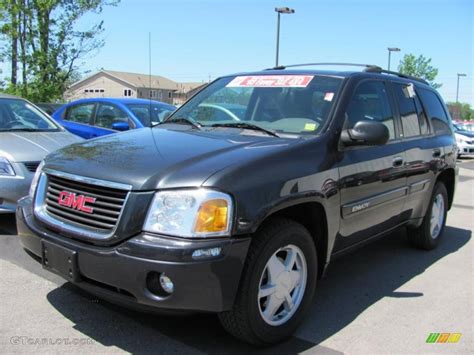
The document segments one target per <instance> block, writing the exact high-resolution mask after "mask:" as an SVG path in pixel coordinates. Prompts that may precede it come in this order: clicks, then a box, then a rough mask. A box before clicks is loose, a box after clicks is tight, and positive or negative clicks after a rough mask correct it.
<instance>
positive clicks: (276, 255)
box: [219, 219, 318, 346]
mask: <svg viewBox="0 0 474 355" xmlns="http://www.w3.org/2000/svg"><path fill="white" fill-rule="evenodd" d="M317 272H318V259H317V254H316V248H315V245H314V240H313V238H312V237H311V235H310V234H309V232H308V231H307V230H306V228H304V227H303V226H302V225H300V224H298V223H296V222H293V221H291V220H288V219H273V220H271V221H269V223H266V225H265V226H264V227H263V228H262V229H261V230H260V231H259V232H258V233H257V235H256V236H254V239H253V240H252V244H251V245H250V249H249V253H248V255H247V260H246V263H245V266H244V270H243V273H242V277H241V282H240V287H239V290H238V293H237V296H236V300H235V303H234V306H233V308H232V310H230V311H227V312H222V313H220V314H219V319H220V321H221V324H222V325H223V327H224V328H225V329H226V330H227V332H229V333H230V334H232V335H233V336H234V337H236V338H239V339H241V340H243V341H245V342H248V343H251V344H253V345H257V346H268V345H271V344H274V343H277V342H280V341H282V340H284V339H286V338H288V337H290V336H291V335H292V334H293V332H294V331H295V330H296V328H297V327H298V326H299V324H300V323H301V321H302V319H303V317H304V316H305V314H306V313H307V310H308V308H309V307H310V305H311V301H312V299H313V295H314V290H315V287H316V279H317ZM267 293H268V295H267Z"/></svg>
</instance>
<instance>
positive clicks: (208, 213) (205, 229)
mask: <svg viewBox="0 0 474 355" xmlns="http://www.w3.org/2000/svg"><path fill="white" fill-rule="evenodd" d="M227 212H228V206H227V201H226V200H222V199H215V200H208V201H206V202H204V203H203V204H202V205H201V207H199V211H198V214H197V219H196V226H195V228H194V231H195V232H196V233H209V232H211V233H212V232H223V231H225V230H226V229H227V223H228V220H227Z"/></svg>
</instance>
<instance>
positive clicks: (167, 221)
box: [143, 189, 232, 238]
mask: <svg viewBox="0 0 474 355" xmlns="http://www.w3.org/2000/svg"><path fill="white" fill-rule="evenodd" d="M231 224H232V199H231V198H230V196H229V195H227V194H225V193H222V192H218V191H213V190H206V189H198V190H179V191H160V192H157V193H156V194H155V197H154V198H153V202H152V204H151V207H150V209H149V211H148V215H147V217H146V221H145V225H144V227H143V229H144V230H145V231H147V232H153V233H161V234H166V235H173V236H180V237H187V238H196V237H197V238H199V237H214V236H224V235H229V233H230V228H231Z"/></svg>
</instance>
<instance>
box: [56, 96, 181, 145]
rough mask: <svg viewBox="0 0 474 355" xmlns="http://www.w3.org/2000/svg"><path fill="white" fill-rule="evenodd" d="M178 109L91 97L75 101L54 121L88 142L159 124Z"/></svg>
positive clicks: (154, 103)
mask: <svg viewBox="0 0 474 355" xmlns="http://www.w3.org/2000/svg"><path fill="white" fill-rule="evenodd" d="M175 109H176V107H175V106H173V105H169V104H166V103H164V102H159V101H152V100H145V99H132V98H125V99H124V98H90V99H81V100H76V101H73V102H71V103H69V104H67V105H64V106H63V107H61V108H60V109H59V110H57V111H56V112H54V114H53V118H54V119H55V120H56V121H57V122H58V123H60V124H61V125H63V126H64V128H66V129H67V130H68V131H69V132H71V133H74V134H76V135H78V136H80V137H82V138H85V139H89V138H95V137H100V136H105V135H107V134H112V133H117V132H119V131H126V130H129V129H134V128H143V127H150V126H152V125H155V124H157V123H160V122H161V121H162V120H163V119H164V118H165V117H167V116H168V115H169V114H170V113H171V112H173V111H174V110H175Z"/></svg>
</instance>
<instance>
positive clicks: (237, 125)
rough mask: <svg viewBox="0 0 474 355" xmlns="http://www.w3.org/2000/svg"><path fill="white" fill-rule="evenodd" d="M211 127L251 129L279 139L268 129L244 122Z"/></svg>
mask: <svg viewBox="0 0 474 355" xmlns="http://www.w3.org/2000/svg"><path fill="white" fill-rule="evenodd" d="M211 127H232V128H243V129H252V130H254V131H260V132H265V133H266V134H268V135H270V136H273V137H280V136H279V135H278V134H276V133H275V132H273V131H271V130H269V129H266V128H263V127H260V126H257V125H256V124H252V123H244V122H236V123H215V124H213V125H211Z"/></svg>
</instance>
